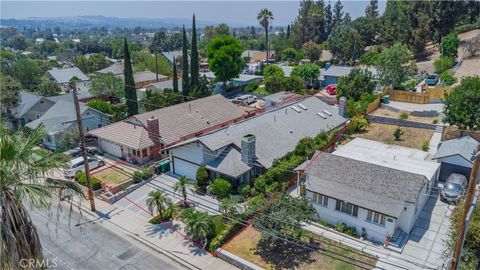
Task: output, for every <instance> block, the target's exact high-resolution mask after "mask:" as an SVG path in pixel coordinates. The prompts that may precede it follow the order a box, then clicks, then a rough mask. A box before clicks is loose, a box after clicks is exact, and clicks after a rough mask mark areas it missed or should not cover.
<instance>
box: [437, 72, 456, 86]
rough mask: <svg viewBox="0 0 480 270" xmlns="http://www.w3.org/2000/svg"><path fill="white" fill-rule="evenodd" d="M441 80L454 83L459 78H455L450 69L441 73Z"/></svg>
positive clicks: (446, 83) (449, 83) (445, 82)
mask: <svg viewBox="0 0 480 270" xmlns="http://www.w3.org/2000/svg"><path fill="white" fill-rule="evenodd" d="M440 80H441V81H442V82H443V84H445V85H453V84H455V83H456V82H457V78H455V76H453V74H452V73H451V72H450V71H448V70H447V71H444V72H443V73H442V74H440Z"/></svg>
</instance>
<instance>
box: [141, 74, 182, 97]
mask: <svg viewBox="0 0 480 270" xmlns="http://www.w3.org/2000/svg"><path fill="white" fill-rule="evenodd" d="M166 88H169V89H173V80H166V81H160V82H155V83H152V84H149V85H147V86H145V88H140V89H137V99H139V100H142V99H144V98H145V95H146V94H145V93H146V91H147V90H152V91H163V89H166ZM178 91H179V92H182V78H179V79H178Z"/></svg>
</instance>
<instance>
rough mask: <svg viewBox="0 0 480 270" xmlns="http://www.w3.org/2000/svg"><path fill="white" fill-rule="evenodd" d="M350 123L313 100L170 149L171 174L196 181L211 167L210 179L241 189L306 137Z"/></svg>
mask: <svg viewBox="0 0 480 270" xmlns="http://www.w3.org/2000/svg"><path fill="white" fill-rule="evenodd" d="M346 121H347V119H345V118H343V117H341V116H340V115H339V114H338V108H337V107H333V106H329V105H327V104H326V103H324V102H323V101H321V100H320V99H318V98H317V97H309V98H306V99H303V100H301V101H298V102H297V103H295V104H294V105H292V106H284V107H280V108H278V109H277V110H272V111H269V112H266V113H263V114H260V115H257V116H255V117H251V118H248V119H246V120H244V121H242V122H238V123H236V124H233V125H231V126H228V127H225V128H223V129H220V130H217V131H214V132H211V133H209V134H206V135H203V136H199V137H197V138H194V139H191V140H189V141H186V142H183V143H181V144H178V145H176V146H173V147H171V149H170V160H171V171H172V172H173V173H174V174H177V175H181V176H186V177H188V178H190V179H195V174H196V172H197V170H198V168H199V167H200V166H206V168H207V170H208V171H209V172H210V177H211V178H217V177H222V178H225V179H229V180H230V181H232V183H233V184H234V185H235V186H238V185H240V184H243V183H248V182H250V181H251V180H253V179H254V178H255V177H256V176H258V175H259V174H261V173H262V172H263V171H265V170H266V169H268V168H270V167H271V166H272V164H273V162H274V160H275V159H279V158H282V157H283V156H285V155H286V154H287V153H288V152H290V151H292V150H294V148H295V146H296V145H297V143H298V141H300V140H301V139H302V138H304V137H306V136H308V137H313V136H315V135H317V134H318V133H320V132H322V131H329V130H332V129H334V128H336V127H338V126H341V125H343V124H344V123H345V122H346Z"/></svg>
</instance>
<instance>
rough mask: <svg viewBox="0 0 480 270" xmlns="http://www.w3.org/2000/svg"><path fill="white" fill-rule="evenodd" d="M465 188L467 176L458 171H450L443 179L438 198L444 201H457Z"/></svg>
mask: <svg viewBox="0 0 480 270" xmlns="http://www.w3.org/2000/svg"><path fill="white" fill-rule="evenodd" d="M466 189H467V178H466V177H465V176H464V175H461V174H458V173H452V174H450V176H449V177H448V178H447V181H445V184H444V185H443V188H442V192H441V193H440V198H441V199H442V200H444V201H446V202H454V203H457V202H458V201H459V200H460V199H461V198H462V197H463V194H464V193H465V190H466Z"/></svg>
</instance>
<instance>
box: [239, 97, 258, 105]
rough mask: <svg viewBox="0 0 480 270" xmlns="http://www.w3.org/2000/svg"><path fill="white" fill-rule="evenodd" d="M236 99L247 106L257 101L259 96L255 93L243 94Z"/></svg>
mask: <svg viewBox="0 0 480 270" xmlns="http://www.w3.org/2000/svg"><path fill="white" fill-rule="evenodd" d="M236 101H237V103H238V104H240V105H243V106H247V105H250V104H252V103H254V102H255V101H257V97H255V96H254V95H242V96H239V97H237V98H236Z"/></svg>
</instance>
